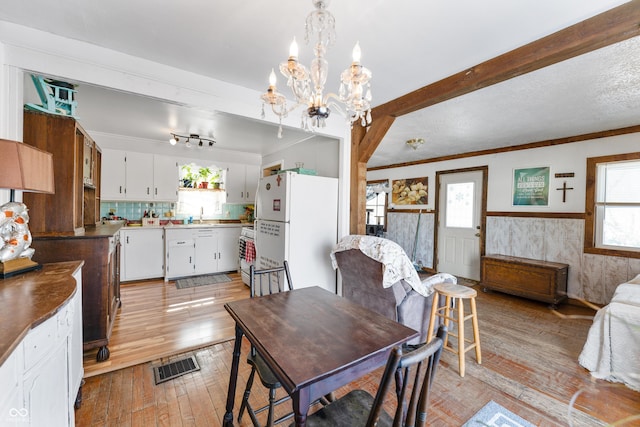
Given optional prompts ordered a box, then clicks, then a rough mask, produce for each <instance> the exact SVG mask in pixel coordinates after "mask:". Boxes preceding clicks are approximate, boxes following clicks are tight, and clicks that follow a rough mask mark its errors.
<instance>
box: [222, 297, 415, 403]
mask: <svg viewBox="0 0 640 427" xmlns="http://www.w3.org/2000/svg"><path fill="white" fill-rule="evenodd" d="M225 308H226V309H227V311H228V312H229V314H230V315H231V317H232V318H233V319H234V320H235V321H236V324H237V325H238V326H239V327H240V328H241V329H242V330H243V332H244V334H245V335H246V336H247V338H248V339H249V341H251V343H252V344H253V345H254V346H255V347H256V349H257V351H258V352H259V353H260V354H261V355H262V357H263V358H264V359H265V361H266V362H267V363H268V364H269V366H270V367H271V368H272V370H273V372H274V373H275V374H276V376H278V378H279V379H280V381H281V382H282V384H283V386H284V388H285V390H287V392H289V393H290V394H291V393H292V392H294V391H296V390H298V389H300V388H304V387H307V386H309V385H310V384H313V383H316V382H318V381H321V380H323V379H325V378H328V377H330V376H333V375H335V374H336V373H338V372H341V371H345V370H347V369H354V367H355V369H357V366H358V365H360V364H363V365H364V363H363V362H364V361H366V360H367V359H368V358H370V357H372V356H373V355H378V356H379V355H380V353H381V352H384V353H388V351H389V350H390V349H391V348H393V347H394V346H397V345H400V344H402V343H404V342H406V341H408V340H410V339H411V338H413V337H415V336H417V335H418V332H416V331H414V330H413V329H411V328H408V327H406V326H404V325H402V324H400V323H398V322H395V321H393V320H391V319H387V318H386V317H384V316H381V315H379V314H378V313H375V312H373V311H371V310H368V309H366V308H364V307H362V306H360V305H357V304H354V303H352V302H350V301H348V300H347V299H346V298H342V297H340V296H338V295H335V294H333V293H331V292H329V291H326V290H324V289H322V288H319V287H311V288H303V289H296V290H293V291H289V292H284V293H280V294H274V295H268V296H264V297H256V298H250V299H246V300H241V301H234V302H231V303H228V304H225ZM369 368H370V367H367V369H369Z"/></svg>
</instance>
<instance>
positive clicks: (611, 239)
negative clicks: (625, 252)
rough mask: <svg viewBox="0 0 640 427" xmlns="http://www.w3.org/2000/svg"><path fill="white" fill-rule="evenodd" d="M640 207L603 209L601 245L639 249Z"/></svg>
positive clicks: (607, 207)
mask: <svg viewBox="0 0 640 427" xmlns="http://www.w3.org/2000/svg"><path fill="white" fill-rule="evenodd" d="M637 230H640V206H632V207H610V206H606V207H605V208H604V220H603V224H602V244H603V245H607V246H625V247H630V248H638V247H640V233H638V232H637Z"/></svg>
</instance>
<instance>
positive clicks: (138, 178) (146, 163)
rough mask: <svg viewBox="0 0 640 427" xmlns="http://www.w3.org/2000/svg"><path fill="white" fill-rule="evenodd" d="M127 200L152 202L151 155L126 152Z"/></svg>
mask: <svg viewBox="0 0 640 427" xmlns="http://www.w3.org/2000/svg"><path fill="white" fill-rule="evenodd" d="M126 164H127V166H126V168H127V174H126V180H127V199H129V200H153V155H152V154H148V153H136V152H127V161H126Z"/></svg>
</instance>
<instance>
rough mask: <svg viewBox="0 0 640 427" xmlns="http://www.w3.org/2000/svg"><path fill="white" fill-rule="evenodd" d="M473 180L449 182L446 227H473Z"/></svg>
mask: <svg viewBox="0 0 640 427" xmlns="http://www.w3.org/2000/svg"><path fill="white" fill-rule="evenodd" d="M473 194H474V183H473V182H461V183H456V184H447V215H446V224H445V226H446V227H459V228H472V227H473Z"/></svg>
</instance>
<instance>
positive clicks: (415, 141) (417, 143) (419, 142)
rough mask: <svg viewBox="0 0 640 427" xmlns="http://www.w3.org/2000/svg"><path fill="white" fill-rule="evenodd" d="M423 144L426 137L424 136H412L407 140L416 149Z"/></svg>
mask: <svg viewBox="0 0 640 427" xmlns="http://www.w3.org/2000/svg"><path fill="white" fill-rule="evenodd" d="M422 144H424V139H422V138H411V139H409V140H407V145H408V146H409V147H411V148H413V149H414V150H417V149H418V147H420V146H421V145H422Z"/></svg>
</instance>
